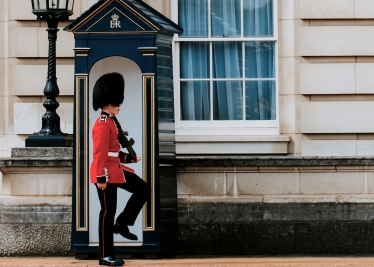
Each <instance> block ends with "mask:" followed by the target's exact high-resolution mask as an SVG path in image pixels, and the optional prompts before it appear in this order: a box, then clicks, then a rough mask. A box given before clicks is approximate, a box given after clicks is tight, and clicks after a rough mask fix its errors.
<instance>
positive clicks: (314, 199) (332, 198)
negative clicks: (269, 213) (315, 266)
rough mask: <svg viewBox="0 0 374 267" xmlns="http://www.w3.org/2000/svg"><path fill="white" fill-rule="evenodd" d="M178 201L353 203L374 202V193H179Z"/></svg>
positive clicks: (215, 202) (216, 202)
mask: <svg viewBox="0 0 374 267" xmlns="http://www.w3.org/2000/svg"><path fill="white" fill-rule="evenodd" d="M178 203H180V204H188V203H191V204H194V203H210V204H219V203H227V204H235V203H237V204H240V203H242V204H245V203H269V204H291V203H298V204H315V203H347V204H348V203H352V204H355V203H356V204H365V203H368V204H374V194H320V195H302V194H299V195H242V196H220V195H210V196H200V195H178Z"/></svg>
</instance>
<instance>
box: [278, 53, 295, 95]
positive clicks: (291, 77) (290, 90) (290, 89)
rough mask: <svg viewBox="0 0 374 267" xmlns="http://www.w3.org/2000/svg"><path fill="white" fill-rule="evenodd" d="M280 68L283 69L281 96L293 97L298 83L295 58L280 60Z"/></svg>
mask: <svg viewBox="0 0 374 267" xmlns="http://www.w3.org/2000/svg"><path fill="white" fill-rule="evenodd" d="M279 62H280V68H281V72H280V73H281V75H280V76H281V88H279V89H280V90H281V93H280V94H281V95H293V94H295V93H296V91H297V89H298V88H296V86H297V85H296V82H295V78H296V77H295V71H296V70H295V68H296V67H295V64H296V61H295V59H294V58H280V59H279Z"/></svg>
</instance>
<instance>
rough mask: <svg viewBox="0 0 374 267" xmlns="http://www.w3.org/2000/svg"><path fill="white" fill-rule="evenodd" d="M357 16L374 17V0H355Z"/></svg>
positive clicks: (357, 17)
mask: <svg viewBox="0 0 374 267" xmlns="http://www.w3.org/2000/svg"><path fill="white" fill-rule="evenodd" d="M355 18H356V19H372V18H374V2H373V1H372V0H356V1H355Z"/></svg>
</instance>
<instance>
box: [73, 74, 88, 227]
mask: <svg viewBox="0 0 374 267" xmlns="http://www.w3.org/2000/svg"><path fill="white" fill-rule="evenodd" d="M81 81H83V84H84V85H83V86H84V87H83V90H84V93H83V97H84V98H83V99H84V101H85V105H87V103H86V102H87V97H86V94H87V87H88V83H87V81H88V75H87V74H84V75H76V76H75V84H76V97H75V99H76V100H75V101H76V102H75V107H76V113H75V120H76V125H75V129H76V138H77V139H76V151H75V153H76V154H75V166H76V173H75V183H76V184H75V185H76V195H75V198H76V214H75V217H76V231H88V177H87V174H88V173H87V168H86V165H87V164H86V161H87V155H86V154H87V153H85V155H84V166H83V168H84V169H83V172H84V175H83V179H84V181H83V188H81V186H80V182H81V170H82V169H81V164H80V160H81V156H82V155H81V153H80V150H81V142H80V134H81V129H80V125H81V120H80V110H81V105H80V101H81V89H82V88H81ZM85 110H86V108H85ZM86 113H87V112H86V111H85V114H84V118H85V120H86V117H87V114H86ZM86 128H87V126H86V123H85V126H84V135H85V137H84V143H83V144H84V147H85V149H86V147H87V141H86V139H87V137H86V136H87V135H86V132H87V129H86ZM82 193H83V194H84V200H83V201H84V203H83V206H84V207H83V209H84V210H83V214H84V221H83V226H82V227H81V223H82V221H81V205H82V203H81V198H80V196H81V194H82Z"/></svg>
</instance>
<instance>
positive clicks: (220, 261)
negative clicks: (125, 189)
mask: <svg viewBox="0 0 374 267" xmlns="http://www.w3.org/2000/svg"><path fill="white" fill-rule="evenodd" d="M125 265H126V266H131V267H143V266H144V267H149V266H153V267H162V266H166V267H171V266H175V267H183V266H188V267H195V266H203V267H241V266H251V267H266V266H272V267H275V266H281V267H286V266H292V267H294V266H300V267H307V266H313V267H320V266H323V267H325V266H326V267H327V266H339V267H343V266H347V267H348V266H349V267H354V266H360V267H363V266H365V267H374V255H370V256H349V255H348V256H326V257H310V256H306V257H301V256H284V257H281V256H277V257H260V256H255V257H201V258H192V257H191V258H187V257H184V258H171V259H157V260H146V259H127V260H126V259H125ZM5 266H11V267H14V266H27V267H36V266H48V267H53V266H59V267H65V266H69V267H70V266H73V267H86V266H98V261H97V260H77V259H75V258H73V257H64V258H42V257H41V258H6V257H0V267H5Z"/></svg>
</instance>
